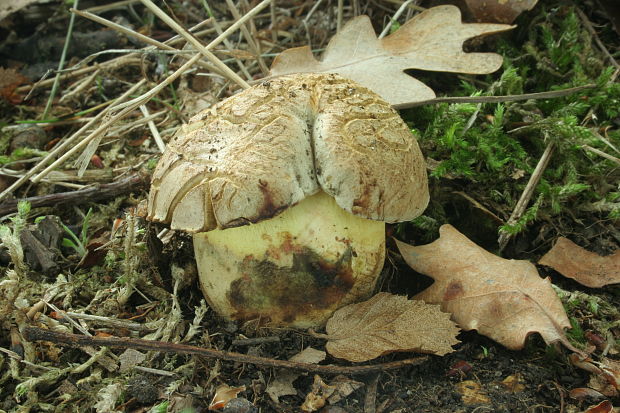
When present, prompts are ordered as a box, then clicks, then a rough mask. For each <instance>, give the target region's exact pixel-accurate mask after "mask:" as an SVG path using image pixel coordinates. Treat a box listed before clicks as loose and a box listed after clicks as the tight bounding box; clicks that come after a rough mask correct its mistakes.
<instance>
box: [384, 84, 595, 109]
mask: <svg viewBox="0 0 620 413" xmlns="http://www.w3.org/2000/svg"><path fill="white" fill-rule="evenodd" d="M596 87H597V85H595V84H589V85H583V86H577V87H571V88H568V89H561V90H552V91H548V92H536V93H524V94H522V95H502V96H456V97H441V98H434V99H428V100H421V101H417V102H405V103H399V104H397V105H394V106H393V107H394V109H409V108H414V107H417V106H423V105H433V104H436V103H501V102H516V101H519V100H528V99H554V98H559V97H563V96H568V95H572V94H573V93H577V92H581V91H582V90H587V89H594V88H596Z"/></svg>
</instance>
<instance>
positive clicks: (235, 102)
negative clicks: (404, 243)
mask: <svg viewBox="0 0 620 413" xmlns="http://www.w3.org/2000/svg"><path fill="white" fill-rule="evenodd" d="M151 182H152V183H151V192H150V194H149V203H148V218H149V219H151V220H153V221H157V222H165V223H170V224H171V227H172V228H173V229H180V230H185V231H188V232H201V231H208V230H212V229H215V228H219V229H224V228H230V227H236V226H241V225H246V224H249V223H255V222H259V221H261V220H264V219H268V218H271V217H273V216H275V215H277V214H278V213H280V212H281V211H283V210H285V209H286V208H288V207H290V206H293V205H295V204H297V203H298V202H300V201H301V200H303V199H304V198H306V197H308V196H310V195H313V194H315V193H317V192H318V191H320V190H323V191H324V192H326V193H327V194H329V195H330V196H332V197H333V198H334V199H335V201H336V203H337V204H338V205H339V206H340V207H341V208H342V209H344V210H345V211H348V212H350V213H352V214H355V215H358V216H361V217H363V218H367V219H373V220H378V221H385V222H400V221H408V220H412V219H413V218H415V217H417V216H418V215H420V214H421V213H422V212H423V211H424V209H425V208H426V205H427V204H428V200H429V194H428V181H427V176H426V168H425V163H424V158H423V156H422V153H421V152H420V149H419V146H418V144H417V142H416V140H415V139H414V137H413V135H412V133H411V131H410V130H409V128H408V127H407V125H406V124H405V123H404V122H403V121H402V119H401V118H400V116H399V115H398V113H397V112H396V111H395V110H394V109H392V107H391V106H390V105H389V103H387V102H385V101H384V100H383V99H381V98H380V97H379V96H378V95H377V94H375V93H374V92H372V91H371V90H369V89H367V88H365V87H363V86H361V85H359V84H357V83H355V82H353V81H351V80H348V79H345V78H342V77H340V76H338V75H335V74H296V75H289V76H283V77H280V78H277V79H274V80H270V81H265V82H263V83H260V84H258V85H256V86H254V87H252V88H249V89H246V90H244V91H242V92H240V93H239V94H237V95H235V96H232V97H230V98H228V99H226V100H224V101H222V102H220V103H218V104H217V105H215V106H213V107H211V108H209V109H206V110H204V111H202V112H200V113H199V114H198V115H196V116H194V117H193V118H191V119H190V121H189V123H188V124H186V125H184V126H183V127H181V128H180V130H179V131H178V132H177V134H176V135H175V137H174V138H173V139H172V140H171V142H170V143H169V144H168V147H167V148H166V151H165V153H164V154H163V156H162V157H161V159H160V161H159V163H158V165H157V167H156V168H155V171H154V173H153V178H152V181H151Z"/></svg>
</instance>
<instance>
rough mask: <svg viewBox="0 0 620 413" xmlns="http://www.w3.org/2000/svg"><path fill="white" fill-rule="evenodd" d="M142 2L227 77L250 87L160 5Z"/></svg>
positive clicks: (146, 0) (143, 0) (245, 87)
mask: <svg viewBox="0 0 620 413" xmlns="http://www.w3.org/2000/svg"><path fill="white" fill-rule="evenodd" d="M141 1H142V3H143V4H144V5H145V6H146V7H148V8H149V10H151V11H152V12H153V14H155V15H156V16H157V17H159V18H160V19H161V20H162V21H163V22H164V23H166V24H167V25H168V26H170V27H171V28H172V29H173V30H174V31H176V32H177V33H178V34H180V35H181V36H183V37H184V38H185V40H187V41H188V43H190V44H191V45H192V46H194V47H195V48H196V49H197V50H198V51H199V52H200V53H201V54H202V55H203V56H205V57H206V58H207V59H208V60H209V61H210V62H211V63H213V65H215V67H217V68H218V69H220V70H221V71H222V72H223V73H224V74H225V75H226V77H227V78H229V79H230V80H232V81H233V82H235V83H237V84H238V85H239V86H241V87H242V88H244V89H247V88H249V87H250V85H248V83H247V82H246V81H245V80H243V79H241V78H240V77H239V75H238V74H237V73H235V72H234V71H233V70H231V69H230V68H229V67H228V66H226V64H224V63H223V62H222V61H221V60H220V59H218V58H217V56H215V55H214V54H213V53H211V52H210V51H209V50H208V49H207V48H206V47H205V46H203V45H202V43H200V42H199V41H198V39H196V38H195V37H194V36H192V35H191V34H190V33H189V32H188V31H187V30H185V29H184V28H183V27H182V26H181V25H180V24H178V23H177V22H175V21H174V20H173V19H172V18H171V17H170V16H168V15H167V14H166V13H164V12H163V10H161V9H160V8H159V7H157V6H156V5H155V3H153V2H152V1H151V0H141Z"/></svg>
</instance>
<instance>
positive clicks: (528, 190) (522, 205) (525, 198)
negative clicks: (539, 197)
mask: <svg viewBox="0 0 620 413" xmlns="http://www.w3.org/2000/svg"><path fill="white" fill-rule="evenodd" d="M554 149H555V144H554V143H553V142H550V143H549V144H548V145H547V147H546V148H545V151H544V152H543V154H542V156H541V157H540V159H539V160H538V164H537V165H536V168H534V172H532V176H530V180H529V181H528V182H527V185H526V186H525V189H524V190H523V193H522V194H521V198H519V201H517V205H515V208H514V210H513V211H512V214H510V218H508V222H507V224H508V225H514V224H515V223H516V222H517V221H518V220H519V218H521V216H522V215H523V213H524V212H525V209H526V208H527V204H528V203H529V202H530V199H532V195H533V194H534V189H536V186H537V185H538V183H539V182H540V178H542V175H543V173H544V172H545V169H546V168H547V165H548V164H549V160H551V155H552V154H553V150H554ZM511 237H512V235H511V234H510V233H508V232H507V231H500V234H499V238H498V240H497V243H498V244H499V250H500V251H502V250H503V249H504V248H505V247H506V245H507V244H508V241H509V240H510V238H511Z"/></svg>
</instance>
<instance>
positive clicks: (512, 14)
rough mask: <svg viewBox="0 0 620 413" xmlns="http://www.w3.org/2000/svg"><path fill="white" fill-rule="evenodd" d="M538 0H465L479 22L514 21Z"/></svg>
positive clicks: (530, 8)
mask: <svg viewBox="0 0 620 413" xmlns="http://www.w3.org/2000/svg"><path fill="white" fill-rule="evenodd" d="M536 3H538V0H465V4H467V8H468V9H469V10H470V11H471V13H472V14H473V15H474V18H475V19H476V20H477V21H479V22H486V23H489V22H492V23H512V22H513V21H514V20H515V19H516V18H517V17H519V15H520V14H521V13H523V12H524V11H527V10H532V9H533V8H534V6H535V5H536Z"/></svg>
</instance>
